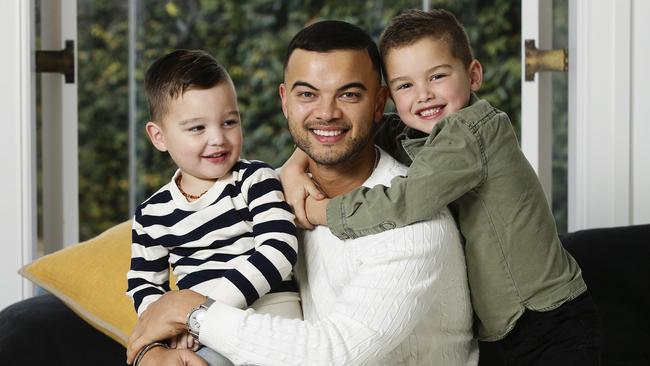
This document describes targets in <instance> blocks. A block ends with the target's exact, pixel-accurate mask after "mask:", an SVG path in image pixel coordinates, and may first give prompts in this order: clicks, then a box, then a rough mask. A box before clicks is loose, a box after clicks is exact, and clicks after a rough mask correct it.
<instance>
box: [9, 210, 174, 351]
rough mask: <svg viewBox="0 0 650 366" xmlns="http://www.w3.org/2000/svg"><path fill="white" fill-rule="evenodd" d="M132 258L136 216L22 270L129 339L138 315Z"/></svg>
mask: <svg viewBox="0 0 650 366" xmlns="http://www.w3.org/2000/svg"><path fill="white" fill-rule="evenodd" d="M130 259H131V221H126V222H123V223H121V224H119V225H116V226H114V227H112V228H110V229H108V230H106V231H105V232H103V233H102V234H100V235H99V236H97V237H95V238H93V239H90V240H88V241H85V242H83V243H79V244H76V245H73V246H70V247H67V248H65V249H62V250H60V251H58V252H55V253H52V254H50V255H46V256H43V257H41V258H39V259H37V260H35V261H34V262H32V263H30V264H28V265H26V266H25V267H23V268H22V269H21V270H20V274H21V275H23V276H24V277H25V278H27V279H29V280H31V281H33V282H34V283H36V284H37V285H38V286H40V287H42V288H43V289H45V290H47V291H49V292H50V293H52V294H53V295H55V296H56V297H58V298H59V299H61V301H63V302H64V303H66V304H67V305H68V306H69V307H70V308H71V309H72V310H73V311H74V312H76V313H77V314H78V315H79V316H81V317H82V318H83V319H85V320H86V321H87V322H88V323H90V324H91V325H92V326H94V327H95V328H97V329H98V330H99V331H101V332H102V333H104V334H106V335H107V336H109V337H111V338H113V339H114V340H116V341H117V342H119V343H121V344H122V345H126V341H127V339H128V337H129V334H131V330H132V329H133V327H134V326H135V322H136V319H137V315H136V313H135V309H134V308H133V302H132V300H131V298H129V297H128V296H127V295H126V286H127V283H126V273H127V271H128V270H129V265H130ZM170 283H172V284H173V283H175V282H174V281H170Z"/></svg>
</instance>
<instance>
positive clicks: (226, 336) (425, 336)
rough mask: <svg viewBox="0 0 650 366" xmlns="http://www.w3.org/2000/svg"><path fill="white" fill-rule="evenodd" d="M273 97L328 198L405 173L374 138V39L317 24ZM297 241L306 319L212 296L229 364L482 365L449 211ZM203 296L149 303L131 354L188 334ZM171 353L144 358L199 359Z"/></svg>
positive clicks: (213, 343)
mask: <svg viewBox="0 0 650 366" xmlns="http://www.w3.org/2000/svg"><path fill="white" fill-rule="evenodd" d="M280 97H281V98H282V110H283V112H284V115H285V116H286V117H287V120H288V124H289V129H290V131H291V134H292V136H293V138H294V141H295V142H296V144H297V145H298V146H299V147H300V148H301V149H302V150H303V151H305V152H306V153H307V155H308V156H309V158H310V162H309V169H310V172H311V174H312V177H313V179H315V180H316V182H317V183H318V184H319V186H320V187H321V188H322V190H323V192H325V193H326V194H327V195H328V196H330V197H334V196H336V195H340V194H343V193H346V192H349V191H350V190H352V189H354V188H356V187H358V186H360V185H362V184H363V185H366V186H373V185H376V184H385V185H388V184H390V180H391V179H392V178H393V177H394V176H396V175H400V174H405V172H406V167H404V166H402V165H400V164H399V163H397V162H396V161H395V160H394V159H392V158H391V157H390V156H389V155H387V154H386V153H384V152H383V151H381V150H379V149H377V148H376V147H375V146H374V144H373V140H372V131H373V123H374V121H379V120H380V117H381V115H382V113H383V110H384V104H385V101H386V91H385V89H384V88H383V87H382V86H381V75H380V60H379V53H378V51H377V48H376V45H375V44H374V42H373V41H372V39H371V38H370V37H369V36H368V35H367V34H366V33H365V32H364V31H363V30H361V29H359V28H358V27H356V26H353V25H350V24H348V23H345V22H340V21H324V22H319V23H315V24H313V25H311V26H309V27H307V28H305V29H303V30H302V31H300V32H299V33H298V34H297V35H296V36H295V37H294V39H293V40H292V41H291V43H290V45H289V47H288V51H287V55H286V58H285V75H284V83H283V84H281V85H280ZM301 241H302V244H303V245H302V247H301V259H300V262H301V264H299V266H298V268H297V269H296V272H297V273H296V277H297V278H298V280H299V282H300V289H301V296H302V298H303V311H304V315H305V320H304V321H297V320H290V319H284V318H280V317H270V316H268V315H267V316H265V315H261V314H256V313H254V312H252V311H250V310H248V311H245V310H240V309H236V308H232V307H228V306H226V305H224V304H221V303H217V302H215V303H211V302H210V301H209V300H208V301H207V303H208V304H210V303H211V304H210V305H207V304H206V305H205V307H207V311H205V314H204V316H203V318H202V319H200V320H199V322H200V329H199V331H198V338H199V341H200V342H201V343H202V344H204V345H206V346H208V347H210V348H212V349H214V350H216V351H217V352H219V353H221V354H223V355H225V356H227V357H228V358H230V359H231V360H232V361H233V362H234V363H235V364H242V363H244V364H257V365H357V364H372V365H393V364H405V365H466V364H476V363H477V348H476V343H475V341H474V340H473V339H472V332H471V323H472V321H471V317H472V310H471V305H470V301H469V291H468V288H467V279H466V274H465V265H464V258H463V254H462V248H461V244H460V239H459V234H458V231H457V229H456V226H455V223H454V221H453V219H452V218H451V215H450V214H449V212H448V211H447V210H446V209H445V210H442V211H441V212H440V213H439V214H437V215H436V216H435V217H434V219H433V220H431V221H428V222H422V223H418V224H414V225H411V226H407V227H405V228H401V229H394V230H389V231H386V232H384V233H381V234H377V235H372V236H368V237H365V238H360V239H354V240H346V241H341V240H339V239H337V238H336V237H334V236H333V235H332V234H331V233H330V232H329V229H327V228H325V227H317V228H316V229H314V230H311V231H305V232H303V233H302V237H301ZM205 303H206V298H205V297H204V296H202V295H199V294H197V293H194V292H192V291H189V290H183V291H179V292H172V293H168V294H166V295H165V296H163V297H162V298H161V299H160V300H158V301H157V302H156V303H154V304H152V305H150V307H149V309H148V310H147V311H146V312H145V313H143V314H142V316H141V317H140V320H139V322H138V324H137V326H136V329H135V330H134V332H133V334H132V336H131V338H130V339H129V349H128V359H129V361H132V360H133V359H134V357H135V356H136V354H137V352H138V351H139V350H140V349H142V348H143V347H144V346H145V345H147V344H150V343H151V342H154V341H157V340H161V339H166V338H169V337H170V336H172V335H175V334H178V333H181V332H184V331H187V328H186V325H185V324H186V322H187V319H188V313H190V312H191V311H192V309H195V308H197V306H199V305H201V304H205ZM192 313H195V312H192ZM178 352H180V351H176V350H168V349H166V348H164V347H153V348H149V349H148V352H147V353H146V354H145V356H144V357H143V358H142V362H141V365H154V364H155V365H159V364H203V363H201V360H197V359H196V358H193V357H194V356H193V355H190V354H187V353H183V356H182V360H181V358H180V357H181V356H179V355H178Z"/></svg>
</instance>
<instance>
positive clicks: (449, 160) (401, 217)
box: [327, 119, 487, 239]
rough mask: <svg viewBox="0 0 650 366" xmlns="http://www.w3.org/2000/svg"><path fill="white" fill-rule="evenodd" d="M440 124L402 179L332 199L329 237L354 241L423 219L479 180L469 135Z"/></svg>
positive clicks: (478, 158)
mask: <svg viewBox="0 0 650 366" xmlns="http://www.w3.org/2000/svg"><path fill="white" fill-rule="evenodd" d="M440 124H441V125H443V124H444V125H443V126H442V127H441V129H440V131H439V132H438V133H437V134H435V135H432V136H430V137H429V139H427V141H426V143H425V144H424V146H422V147H421V148H420V149H419V151H418V152H417V155H416V156H415V158H414V160H413V163H412V164H411V166H410V167H409V170H408V173H407V176H404V177H395V178H393V180H392V181H391V186H390V187H386V186H383V185H377V186H375V187H373V188H366V187H360V188H358V189H355V190H354V191H352V192H350V193H348V194H345V195H342V196H338V197H336V198H334V199H332V201H331V202H330V203H329V204H328V207H327V224H328V226H329V227H330V230H331V231H332V233H334V235H336V236H337V237H339V238H341V239H350V238H357V237H360V236H364V235H369V234H376V233H378V232H381V231H384V230H387V229H392V228H395V227H403V226H405V225H409V224H412V223H415V222H418V221H422V220H428V219H430V218H431V217H432V215H433V214H435V212H437V211H438V210H440V209H441V208H442V207H445V206H446V205H448V204H449V203H451V202H453V201H455V200H456V199H458V198H459V197H460V196H462V195H463V194H465V193H467V192H468V191H470V190H472V189H473V188H475V187H477V186H478V185H479V184H480V183H481V182H482V181H483V180H484V179H485V176H486V174H487V172H486V166H487V165H486V161H485V159H486V157H485V156H484V150H483V149H482V146H481V141H480V140H479V138H478V136H477V135H476V134H475V133H474V132H475V131H472V130H471V128H470V127H468V125H467V124H465V123H462V122H460V121H458V120H457V119H448V120H446V121H442V122H440ZM389 153H391V154H392V155H393V154H394V152H391V151H389Z"/></svg>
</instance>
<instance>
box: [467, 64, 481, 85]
mask: <svg viewBox="0 0 650 366" xmlns="http://www.w3.org/2000/svg"><path fill="white" fill-rule="evenodd" d="M468 73H469V81H470V84H469V85H470V89H471V90H472V91H473V92H475V91H478V90H479V89H480V88H481V85H482V84H483V66H481V63H480V62H478V60H472V63H470V64H469V69H468Z"/></svg>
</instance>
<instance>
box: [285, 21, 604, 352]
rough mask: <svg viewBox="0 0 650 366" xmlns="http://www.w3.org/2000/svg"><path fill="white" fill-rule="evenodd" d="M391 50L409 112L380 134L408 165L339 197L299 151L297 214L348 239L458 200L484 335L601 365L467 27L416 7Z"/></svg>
mask: <svg viewBox="0 0 650 366" xmlns="http://www.w3.org/2000/svg"><path fill="white" fill-rule="evenodd" d="M380 50H381V53H382V57H383V61H384V71H385V78H386V83H387V85H388V88H389V90H390V95H391V98H392V99H393V101H394V103H395V106H396V109H397V114H398V116H399V117H398V116H396V115H386V116H385V117H384V121H383V123H382V126H381V127H380V130H379V131H378V134H377V136H376V139H375V141H376V143H377V144H378V145H379V146H380V147H382V148H384V149H386V150H387V151H389V152H390V153H391V154H393V155H394V156H395V157H396V158H397V159H399V160H400V161H402V162H403V163H405V164H409V165H410V168H409V171H408V176H407V177H398V178H395V179H394V180H393V181H392V182H391V187H390V188H388V187H384V186H376V187H374V188H372V189H368V188H360V189H357V190H355V191H353V192H351V193H349V194H346V195H343V196H338V197H336V198H334V199H332V200H331V201H330V200H329V199H326V198H324V199H322V194H321V193H320V192H318V190H317V187H315V186H314V185H313V183H312V182H311V181H309V180H308V179H307V178H306V175H305V174H303V173H302V172H303V171H304V166H305V164H303V159H304V157H303V155H302V153H301V152H300V151H299V150H297V151H296V153H295V154H294V156H292V158H291V159H290V161H289V162H288V163H287V164H285V166H284V168H283V171H282V176H283V178H284V179H282V182H283V185H284V186H285V192H289V193H291V192H293V193H291V194H292V195H294V197H297V198H293V199H292V198H289V201H290V203H293V206H294V209H295V210H296V217H297V218H298V220H299V221H300V220H302V223H303V226H306V227H310V226H311V225H319V224H322V225H324V224H327V225H329V227H330V230H331V231H332V233H334V234H335V235H337V236H338V237H339V238H341V239H349V238H356V237H359V236H365V235H371V234H374V233H378V232H381V231H384V230H387V229H391V228H395V227H400V226H404V225H408V224H411V223H414V222H417V221H422V220H427V219H429V218H430V217H431V216H432V214H433V213H434V212H436V211H437V210H439V209H440V208H442V207H444V206H446V205H449V207H450V209H451V210H452V212H453V213H454V215H455V216H456V220H457V222H458V224H459V226H460V230H461V232H462V234H463V236H464V237H465V240H466V243H465V256H466V260H467V272H468V279H469V284H470V292H471V295H472V302H473V307H474V311H475V313H476V315H477V317H476V318H477V329H478V337H479V339H481V340H484V341H499V344H500V346H501V348H502V350H503V351H504V355H505V357H506V359H507V361H508V365H564V364H566V365H598V364H599V354H600V344H599V343H600V320H599V317H598V314H597V310H596V307H595V305H594V303H593V300H592V299H591V296H589V294H588V293H587V287H586V285H585V283H584V281H583V279H582V276H581V272H580V268H579V266H578V264H577V263H576V262H575V260H574V259H573V258H572V257H571V256H570V255H569V254H568V253H567V252H566V251H565V250H564V249H563V247H562V244H561V243H560V241H559V238H558V234H557V231H556V228H555V222H554V219H553V216H552V214H551V212H550V210H549V207H548V204H547V202H546V198H545V196H544V193H543V191H542V188H541V186H540V184H539V181H538V179H537V176H536V174H535V172H534V171H533V169H532V168H531V166H530V165H529V163H528V161H527V160H526V158H525V156H524V155H523V153H522V152H521V150H520V148H519V145H518V142H517V139H516V136H515V133H514V131H513V129H512V125H511V123H510V120H509V119H508V116H507V115H506V114H505V113H503V112H501V111H499V110H497V109H495V108H493V107H492V106H491V105H490V104H489V103H488V102H486V101H484V100H479V99H478V98H477V97H476V96H475V95H474V94H473V92H475V91H477V90H478V89H479V88H480V86H481V83H482V80H483V70H482V67H481V64H480V63H479V62H478V61H477V60H475V59H473V57H472V52H471V48H470V46H469V40H468V38H467V34H466V33H465V31H464V29H463V28H462V26H461V25H460V24H459V23H458V21H457V20H456V18H455V17H454V16H453V15H452V14H451V13H449V12H446V11H444V10H433V11H430V12H424V11H417V10H415V11H409V12H406V13H404V14H402V15H400V16H397V17H396V18H395V19H393V21H392V22H391V24H390V25H389V26H388V27H387V28H386V30H385V31H384V33H383V34H382V36H381V41H380ZM343 133H345V132H343ZM290 183H291V184H290ZM309 193H311V194H309ZM305 197H306V200H305V202H304V206H303V202H302V200H303V199H305ZM312 197H315V198H316V199H314V198H312ZM291 201H293V202H291ZM303 207H305V208H306V210H305V211H306V217H305V213H304V212H303ZM305 218H306V219H307V220H308V221H309V222H305Z"/></svg>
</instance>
